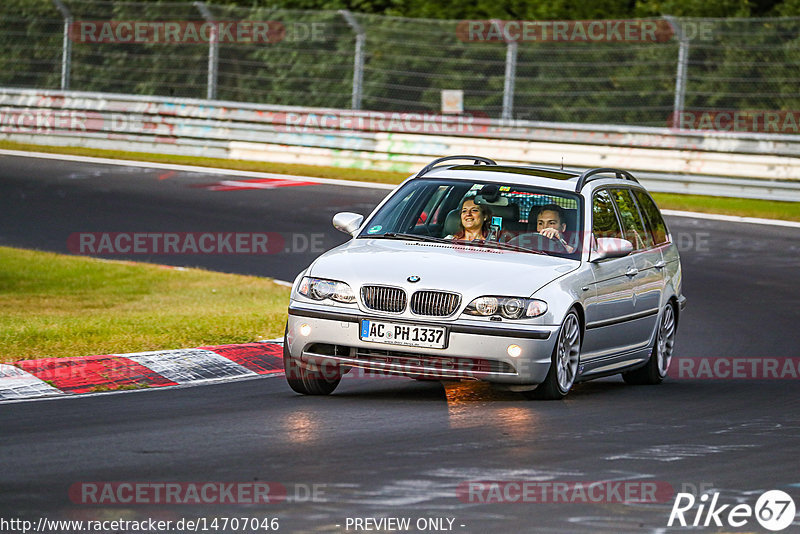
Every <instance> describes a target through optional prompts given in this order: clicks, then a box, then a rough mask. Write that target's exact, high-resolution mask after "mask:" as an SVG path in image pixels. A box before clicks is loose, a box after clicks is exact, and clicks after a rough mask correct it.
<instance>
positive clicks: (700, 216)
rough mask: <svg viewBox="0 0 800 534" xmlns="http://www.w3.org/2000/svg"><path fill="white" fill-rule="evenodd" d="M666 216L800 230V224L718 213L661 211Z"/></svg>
mask: <svg viewBox="0 0 800 534" xmlns="http://www.w3.org/2000/svg"><path fill="white" fill-rule="evenodd" d="M661 213H663V214H664V215H669V216H672V217H691V218H692V219H708V220H710V221H726V222H738V223H748V224H768V225H770V226H787V227H789V228H800V222H795V221H782V220H779V219H759V218H757V217H739V216H737V215H718V214H716V213H695V212H693V211H675V210H661Z"/></svg>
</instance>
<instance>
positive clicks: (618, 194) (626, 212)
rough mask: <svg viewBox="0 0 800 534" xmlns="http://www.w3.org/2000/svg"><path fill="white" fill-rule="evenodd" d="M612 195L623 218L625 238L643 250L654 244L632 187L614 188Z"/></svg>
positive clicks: (634, 247) (635, 248)
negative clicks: (634, 197)
mask: <svg viewBox="0 0 800 534" xmlns="http://www.w3.org/2000/svg"><path fill="white" fill-rule="evenodd" d="M611 195H612V196H613V198H614V201H615V202H616V203H617V207H618V208H619V216H620V219H622V229H623V231H624V233H625V239H627V240H628V241H630V242H631V243H633V249H634V250H641V249H645V248H650V247H652V246H653V237H652V236H651V235H650V232H649V231H648V230H647V229H646V228H645V226H644V220H642V216H641V214H640V213H639V208H638V207H637V206H636V201H635V200H634V199H633V193H632V192H631V190H630V189H612V190H611Z"/></svg>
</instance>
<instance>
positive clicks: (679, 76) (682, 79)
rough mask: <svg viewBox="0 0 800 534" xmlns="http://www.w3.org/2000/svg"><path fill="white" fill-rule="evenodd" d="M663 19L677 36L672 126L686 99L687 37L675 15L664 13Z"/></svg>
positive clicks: (678, 118) (677, 118) (677, 119)
mask: <svg viewBox="0 0 800 534" xmlns="http://www.w3.org/2000/svg"><path fill="white" fill-rule="evenodd" d="M664 19H666V21H667V22H668V23H669V25H670V26H671V27H672V31H673V32H674V33H675V35H676V36H677V38H678V67H677V72H676V73H675V102H674V103H673V105H672V121H673V126H675V125H676V121H679V120H680V114H681V112H682V111H683V106H684V104H685V101H686V80H687V69H688V68H689V39H688V38H687V37H686V32H684V31H683V28H682V27H681V25H680V23H679V22H678V21H677V19H676V18H675V17H672V16H670V15H665V16H664Z"/></svg>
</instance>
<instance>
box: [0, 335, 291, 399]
mask: <svg viewBox="0 0 800 534" xmlns="http://www.w3.org/2000/svg"><path fill="white" fill-rule="evenodd" d="M278 374H283V344H282V342H280V341H277V340H270V341H264V342H258V343H244V344H239V345H216V346H209V347H198V348H196V349H181V350H166V351H153V352H138V353H132V354H106V355H99V356H83V357H75V358H44V359H39V360H20V361H17V362H14V363H12V364H0V401H6V400H21V399H31V398H36V397H49V396H63V395H74V394H81V393H97V392H104V391H119V390H126V389H140V388H154V387H165V386H178V385H193V384H201V383H207V382H212V381H221V380H236V379H242V378H255V377H258V376H263V375H278Z"/></svg>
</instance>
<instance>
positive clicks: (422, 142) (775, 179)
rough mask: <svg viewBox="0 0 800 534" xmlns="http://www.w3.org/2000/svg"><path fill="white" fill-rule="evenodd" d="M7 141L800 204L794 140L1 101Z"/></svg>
mask: <svg viewBox="0 0 800 534" xmlns="http://www.w3.org/2000/svg"><path fill="white" fill-rule="evenodd" d="M0 139H6V140H11V141H17V142H23V143H33V144H41V145H62V146H86V147H93V148H106V149H115V150H126V151H143V152H153V153H165V154H183V155H196V156H208V157H223V158H232V159H245V160H264V161H273V162H285V163H304V164H314V165H330V166H339V167H354V168H365V169H380V170H396V171H402V172H410V171H412V170H413V169H415V168H417V167H419V166H420V164H423V163H427V162H428V161H429V160H430V159H431V158H432V157H436V156H441V155H445V154H458V153H477V154H486V155H490V156H491V157H492V158H494V159H496V160H500V161H504V162H509V163H524V164H546V165H560V164H561V163H562V161H563V164H564V165H565V166H567V167H570V168H576V167H621V168H626V169H630V170H634V171H639V172H640V173H641V174H642V175H643V176H652V178H653V182H651V183H652V184H653V185H654V187H653V189H654V190H660V191H667V192H676V193H677V192H680V193H685V192H697V191H698V189H699V190H702V191H703V192H704V193H706V194H718V195H723V196H745V197H751V198H774V199H779V200H800V136H793V135H774V134H760V133H733V132H699V131H677V130H672V129H668V128H644V127H623V126H602V125H581V124H560V123H559V124H557V123H535V122H520V121H510V122H509V121H506V122H503V121H498V120H491V119H486V118H481V117H471V116H469V115H466V116H441V115H439V116H436V115H430V114H422V113H413V112H412V113H395V112H386V113H383V112H374V111H349V110H337V109H312V108H296V107H287V106H269V105H256V104H246V103H237V102H223V101H210V100H195V99H176V98H165V97H154V96H147V97H144V96H133V95H119V94H101V93H79V92H62V91H39V90H20V89H0ZM697 184H701V185H700V186H698V185H697ZM648 185H650V183H648Z"/></svg>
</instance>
